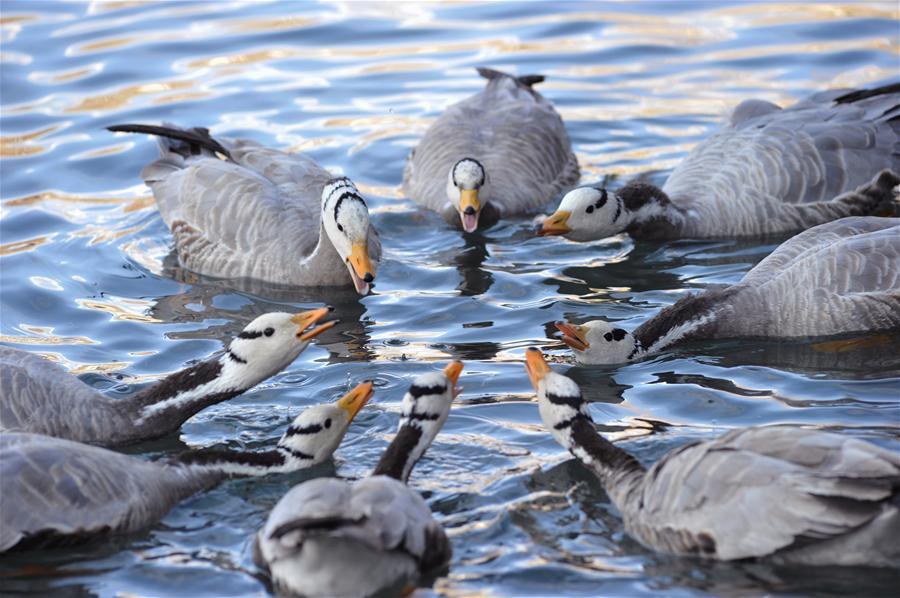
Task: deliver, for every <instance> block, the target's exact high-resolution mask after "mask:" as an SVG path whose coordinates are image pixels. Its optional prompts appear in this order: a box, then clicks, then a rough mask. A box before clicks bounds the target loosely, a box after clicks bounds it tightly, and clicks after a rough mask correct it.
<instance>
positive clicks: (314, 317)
mask: <svg viewBox="0 0 900 598" xmlns="http://www.w3.org/2000/svg"><path fill="white" fill-rule="evenodd" d="M332 310H334V308H333V307H331V306H328V307H320V308H319V309H311V310H309V311H301V312H300V313H298V314H294V315H293V316H291V322H293V323H294V324H296V325H297V338H299V339H300V340H306V339H304V338H303V336H304V334H303V331H304V330H306V329H307V328H309V327H310V326H312V325H313V324H315V323H316V322H318V321H319V320H321V319H322V318H324V317H325V316H327V315H328V314H330V313H331V312H332ZM329 324H330V325H329V326H328V328H331V326H334V324H335V322H329ZM326 330H327V329H326ZM310 332H312V330H310ZM320 332H322V331H321V330H320V331H319V332H317V333H316V334H319V333H320ZM316 334H314V335H313V336H316ZM309 338H312V336H311V337H309Z"/></svg>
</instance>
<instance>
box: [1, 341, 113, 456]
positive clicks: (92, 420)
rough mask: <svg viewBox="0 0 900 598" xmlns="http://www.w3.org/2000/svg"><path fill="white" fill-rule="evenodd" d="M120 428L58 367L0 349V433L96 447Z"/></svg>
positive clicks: (105, 406) (102, 401) (99, 400)
mask: <svg viewBox="0 0 900 598" xmlns="http://www.w3.org/2000/svg"><path fill="white" fill-rule="evenodd" d="M124 424H125V422H124V421H123V417H122V414H121V413H120V412H119V410H117V409H116V408H115V407H114V405H113V404H112V402H111V401H110V400H109V399H107V398H106V397H104V396H103V395H101V394H100V393H98V392H97V391H95V390H94V389H93V388H91V387H90V386H88V385H87V384H84V383H83V382H82V381H81V380H79V379H78V378H76V377H75V376H73V375H71V374H69V373H68V372H67V371H66V370H65V369H63V368H62V367H60V366H59V365H57V364H55V363H53V362H51V361H49V360H47V359H44V358H42V357H40V356H38V355H34V354H33V353H29V352H28V351H19V350H18V349H13V348H10V347H2V346H0V429H2V430H3V431H4V432H6V431H19V432H35V433H39V434H48V435H51V436H58V437H62V438H69V439H72V440H81V441H87V442H97V441H102V439H103V438H104V437H106V434H110V435H111V433H112V431H113V428H114V427H115V426H116V425H120V426H121V425H124ZM128 425H129V426H130V424H128Z"/></svg>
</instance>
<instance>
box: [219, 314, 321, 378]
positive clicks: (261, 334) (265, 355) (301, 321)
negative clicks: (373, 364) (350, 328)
mask: <svg viewBox="0 0 900 598" xmlns="http://www.w3.org/2000/svg"><path fill="white" fill-rule="evenodd" d="M331 309H332V308H330V307H322V308H319V309H313V310H310V311H304V312H300V313H297V314H288V313H284V312H271V313H267V314H263V315H261V316H259V317H257V318H256V319H254V320H253V321H252V322H250V323H249V324H247V326H246V327H244V329H243V330H242V331H241V332H240V333H239V334H238V335H237V336H236V337H235V338H234V340H232V341H231V344H230V345H228V350H227V351H226V352H225V355H224V356H222V364H223V366H224V367H223V371H222V376H223V378H225V379H227V381H228V382H229V383H230V384H227V386H230V387H233V388H250V387H251V386H254V385H256V384H257V383H258V382H260V381H261V380H265V379H266V378H268V377H269V376H273V375H275V374H276V373H278V372H280V371H281V370H283V369H284V368H286V367H287V366H288V365H290V363H291V362H292V361H294V359H296V358H297V356H298V355H300V353H302V352H303V350H304V349H306V347H307V346H308V345H309V343H310V342H311V341H312V339H313V338H315V337H316V336H318V335H319V334H321V333H322V332H324V331H326V330H328V329H329V328H331V327H332V326H334V325H335V324H336V323H337V322H336V321H335V320H332V321H330V322H325V323H324V324H321V325H319V326H315V324H316V323H317V322H318V321H319V320H321V319H322V318H324V317H325V316H326V315H328V314H329V313H330V312H331ZM310 327H312V328H310Z"/></svg>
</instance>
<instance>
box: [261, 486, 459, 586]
mask: <svg viewBox="0 0 900 598" xmlns="http://www.w3.org/2000/svg"><path fill="white" fill-rule="evenodd" d="M322 535H327V536H329V537H332V538H344V539H349V540H353V541H356V542H360V543H362V544H365V545H367V546H369V547H371V548H372V549H374V550H375V551H377V552H382V553H388V552H391V551H402V552H404V553H406V554H408V555H410V556H412V557H413V558H414V559H415V560H416V561H417V562H418V563H419V567H420V570H421V571H428V570H430V569H432V568H435V567H438V566H441V565H444V564H446V563H447V562H449V560H450V553H451V549H450V543H449V540H448V539H447V536H446V534H445V533H444V530H443V528H442V527H441V526H440V524H439V523H437V522H436V521H435V520H434V519H433V518H432V516H431V511H430V509H429V508H428V505H427V504H426V503H425V501H424V500H423V499H422V497H421V496H419V494H418V493H417V492H415V491H414V490H411V489H410V488H409V487H407V486H406V485H405V484H402V483H400V482H398V481H397V480H394V479H392V478H388V477H385V476H375V477H370V478H365V479H362V480H360V481H359V482H356V483H354V484H348V483H346V482H344V481H342V480H337V479H334V478H319V479H315V480H310V481H308V482H305V483H303V484H300V485H298V486H295V487H294V488H292V489H291V490H290V491H289V492H288V493H287V494H285V495H284V497H282V499H281V500H280V501H279V502H278V504H277V505H275V508H274V509H273V510H272V512H271V514H270V515H269V518H268V520H267V521H266V525H265V527H263V529H262V530H261V531H260V533H259V535H258V537H257V550H258V553H259V555H260V557H261V560H262V561H264V562H265V563H271V562H273V561H275V560H278V559H282V558H286V557H287V556H288V555H290V554H294V553H296V552H297V551H299V549H300V548H301V547H302V545H303V542H304V541H305V540H306V539H307V538H310V537H315V536H322Z"/></svg>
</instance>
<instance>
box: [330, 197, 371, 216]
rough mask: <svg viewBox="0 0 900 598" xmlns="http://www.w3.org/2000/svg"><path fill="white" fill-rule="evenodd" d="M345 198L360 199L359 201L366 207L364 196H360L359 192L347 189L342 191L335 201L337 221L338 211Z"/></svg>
mask: <svg viewBox="0 0 900 598" xmlns="http://www.w3.org/2000/svg"><path fill="white" fill-rule="evenodd" d="M345 199H351V200H355V201H358V202H359V203H361V204H362V205H363V207H364V208H365V207H366V202H365V201H364V200H363V198H362V197H360V196H359V194H357V193H354V192H353V191H347V192H345V193H342V194H341V196H340V197H338V198H337V201H336V202H334V221H335V222H337V219H338V211H339V210H340V209H341V204H342V203H343V202H344V200H345Z"/></svg>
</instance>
